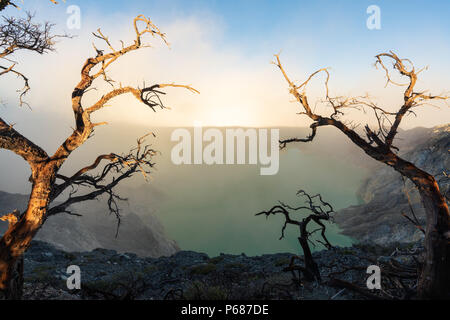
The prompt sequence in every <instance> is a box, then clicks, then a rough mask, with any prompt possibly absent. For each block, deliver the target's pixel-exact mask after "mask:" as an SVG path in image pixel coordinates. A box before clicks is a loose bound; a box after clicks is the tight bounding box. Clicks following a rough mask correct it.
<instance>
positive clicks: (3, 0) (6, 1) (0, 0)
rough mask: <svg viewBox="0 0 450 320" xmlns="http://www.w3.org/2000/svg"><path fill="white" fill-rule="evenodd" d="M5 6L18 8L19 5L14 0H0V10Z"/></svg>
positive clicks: (54, 1) (55, 2)
mask: <svg viewBox="0 0 450 320" xmlns="http://www.w3.org/2000/svg"><path fill="white" fill-rule="evenodd" d="M16 2H17V1H16ZM50 2H52V3H54V4H57V3H58V2H57V1H56V0H50ZM7 6H12V7H15V8H18V9H19V6H18V5H17V4H16V3H15V2H13V1H11V0H0V11H2V10H3V9H5V8H6V7H7Z"/></svg>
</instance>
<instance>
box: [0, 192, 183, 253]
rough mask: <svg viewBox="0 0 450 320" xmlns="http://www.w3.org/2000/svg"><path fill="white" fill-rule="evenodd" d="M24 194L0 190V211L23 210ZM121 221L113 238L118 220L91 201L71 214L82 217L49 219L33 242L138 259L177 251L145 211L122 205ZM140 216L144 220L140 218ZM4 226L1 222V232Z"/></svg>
mask: <svg viewBox="0 0 450 320" xmlns="http://www.w3.org/2000/svg"><path fill="white" fill-rule="evenodd" d="M27 202H28V196H27V195H21V194H10V193H6V192H3V191H0V207H1V208H2V212H10V211H12V210H14V209H19V210H20V211H21V212H23V210H24V209H25V208H26V206H27ZM122 208H123V212H122V220H121V224H120V228H119V233H118V235H117V237H116V230H117V220H116V218H115V217H114V216H111V215H109V213H108V210H107V206H106V204H104V203H102V202H97V201H90V202H88V203H84V204H81V205H78V206H76V207H75V208H74V209H73V211H74V212H76V213H79V214H82V215H83V216H82V217H77V216H71V215H67V214H59V215H56V216H52V217H50V218H48V220H47V221H46V222H45V224H44V226H43V227H42V228H41V230H39V232H38V234H37V236H36V239H37V240H42V241H46V242H49V243H51V244H53V245H54V246H55V247H56V248H58V249H60V250H64V251H88V250H93V249H96V248H105V249H112V250H116V251H118V252H133V253H136V254H138V255H140V256H144V257H146V256H148V257H159V256H169V255H172V254H174V253H175V252H177V251H179V248H178V245H177V244H176V243H175V241H172V240H169V239H167V238H166V236H165V233H164V228H163V227H162V225H161V224H160V223H159V221H158V219H157V218H156V217H155V216H154V215H153V214H152V213H151V212H149V210H148V209H147V210H146V209H145V208H139V207H133V205H132V204H130V205H126V204H123V206H122ZM141 217H143V218H141ZM6 227H7V223H6V222H0V232H1V233H3V232H4V231H5V230H6Z"/></svg>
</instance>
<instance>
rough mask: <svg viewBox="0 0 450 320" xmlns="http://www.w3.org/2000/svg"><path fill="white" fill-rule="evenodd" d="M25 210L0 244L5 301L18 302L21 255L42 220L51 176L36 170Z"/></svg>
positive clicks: (43, 169) (44, 170)
mask: <svg viewBox="0 0 450 320" xmlns="http://www.w3.org/2000/svg"><path fill="white" fill-rule="evenodd" d="M36 171H37V172H38V175H37V176H36V177H35V178H34V182H33V187H32V191H31V195H30V199H29V202H28V207H27V210H26V212H25V213H24V215H23V216H22V217H21V218H20V220H19V221H18V222H17V223H15V224H12V225H10V227H9V228H8V230H7V231H6V232H5V234H4V235H3V237H2V238H1V240H0V275H1V276H0V291H2V295H3V297H5V298H6V299H18V298H20V296H21V291H22V287H23V276H22V271H23V258H22V255H23V253H24V252H25V251H26V250H27V249H28V247H29V246H30V244H31V241H32V239H33V237H34V236H35V235H36V233H37V232H38V230H39V228H40V227H41V226H42V223H43V222H44V220H45V214H46V212H47V206H48V203H49V199H50V191H51V182H52V180H54V178H53V179H52V177H54V172H52V170H51V169H50V168H48V167H45V166H43V167H40V168H39V169H37V170H36Z"/></svg>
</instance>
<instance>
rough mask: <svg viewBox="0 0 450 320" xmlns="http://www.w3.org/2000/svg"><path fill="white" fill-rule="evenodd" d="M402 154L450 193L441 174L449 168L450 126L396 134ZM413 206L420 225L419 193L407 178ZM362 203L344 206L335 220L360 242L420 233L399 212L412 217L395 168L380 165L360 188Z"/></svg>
mask: <svg viewBox="0 0 450 320" xmlns="http://www.w3.org/2000/svg"><path fill="white" fill-rule="evenodd" d="M399 138H400V139H402V140H399V143H398V144H399V146H400V151H401V152H400V153H401V155H402V156H403V157H404V158H405V159H407V160H409V161H410V162H412V163H414V164H415V165H417V166H418V167H419V168H421V169H423V170H425V171H427V172H429V173H432V174H433V175H435V177H436V180H438V182H439V186H440V189H441V192H442V193H443V194H444V195H447V197H449V196H450V194H449V193H450V179H448V178H446V177H445V176H444V175H443V172H446V173H448V170H449V168H450V157H449V150H450V125H445V126H440V127H436V128H432V129H423V128H421V129H413V130H409V131H404V132H401V133H399ZM406 189H407V190H409V192H408V193H409V196H410V198H411V202H412V206H413V209H414V212H415V214H416V216H417V217H418V219H419V221H420V222H421V225H422V226H424V225H425V212H424V210H423V207H422V204H421V202H420V198H419V194H418V192H417V190H416V189H415V188H414V186H413V185H412V183H411V182H410V181H407V183H406ZM359 196H360V197H361V199H362V200H363V201H364V202H365V204H363V205H359V206H352V207H349V208H346V209H343V210H341V211H340V212H339V214H337V215H336V217H335V219H336V222H337V223H338V224H339V226H340V227H341V228H342V229H343V233H344V234H346V235H349V236H351V237H354V238H356V239H357V240H360V241H363V242H375V243H377V244H386V243H393V242H412V241H416V240H418V239H421V238H422V237H423V234H422V233H421V232H420V231H419V230H418V229H417V228H416V227H415V226H414V225H413V224H411V223H410V222H408V221H407V220H406V219H405V218H404V217H403V216H402V215H401V213H402V212H404V213H406V214H408V215H409V216H411V212H410V209H409V206H408V201H407V197H406V195H405V194H404V192H403V181H402V178H401V175H400V174H399V173H397V172H396V171H394V169H392V168H390V167H388V166H383V165H380V166H378V168H377V169H375V170H373V172H372V174H371V175H370V177H369V178H368V179H367V181H366V182H365V184H364V185H363V186H362V187H361V188H360V190H359Z"/></svg>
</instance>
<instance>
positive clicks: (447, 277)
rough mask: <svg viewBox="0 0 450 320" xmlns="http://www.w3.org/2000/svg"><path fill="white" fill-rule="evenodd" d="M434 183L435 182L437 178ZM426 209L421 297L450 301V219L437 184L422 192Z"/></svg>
mask: <svg viewBox="0 0 450 320" xmlns="http://www.w3.org/2000/svg"><path fill="white" fill-rule="evenodd" d="M433 180H434V178H433ZM419 192H420V196H421V199H422V204H423V206H424V208H425V212H426V219H427V227H426V233H425V242H424V246H425V252H426V253H425V262H424V266H423V269H422V274H421V277H420V280H419V287H418V294H419V296H420V297H421V298H424V299H450V216H449V210H448V206H447V203H446V201H445V198H444V197H443V196H442V194H441V193H440V191H439V187H438V185H437V183H436V181H434V184H433V183H430V184H426V185H424V186H423V187H422V188H419Z"/></svg>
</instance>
